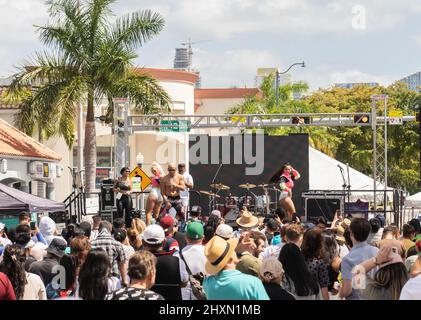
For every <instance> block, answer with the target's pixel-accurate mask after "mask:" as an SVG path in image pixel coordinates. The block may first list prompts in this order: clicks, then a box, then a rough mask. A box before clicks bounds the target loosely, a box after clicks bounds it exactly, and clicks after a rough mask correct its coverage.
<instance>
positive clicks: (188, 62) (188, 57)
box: [174, 38, 208, 88]
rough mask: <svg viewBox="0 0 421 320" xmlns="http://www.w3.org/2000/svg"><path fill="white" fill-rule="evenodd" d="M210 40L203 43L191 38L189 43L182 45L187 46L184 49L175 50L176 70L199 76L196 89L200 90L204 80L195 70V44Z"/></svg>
mask: <svg viewBox="0 0 421 320" xmlns="http://www.w3.org/2000/svg"><path fill="white" fill-rule="evenodd" d="M207 41H208V40H201V41H193V42H192V41H191V39H190V38H189V41H188V42H183V43H182V44H181V45H182V46H185V47H184V48H176V49H175V57H174V69H175V70H182V71H190V72H193V73H195V74H197V75H198V76H199V78H198V79H197V81H196V84H195V87H196V88H200V87H201V85H202V79H201V78H200V71H199V70H195V69H193V63H192V60H193V59H192V57H193V47H192V45H193V44H196V43H201V42H207Z"/></svg>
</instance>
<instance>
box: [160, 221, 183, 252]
mask: <svg viewBox="0 0 421 320" xmlns="http://www.w3.org/2000/svg"><path fill="white" fill-rule="evenodd" d="M176 223H177V222H176V220H174V218H173V217H171V216H168V215H167V216H164V217H162V219H161V220H160V221H159V224H160V225H161V227H162V229H164V232H165V241H164V246H163V250H164V251H165V252H168V253H171V254H174V253H175V252H178V251H180V246H179V244H178V241H177V240H175V239H174V238H173V236H174V225H175V224H176Z"/></svg>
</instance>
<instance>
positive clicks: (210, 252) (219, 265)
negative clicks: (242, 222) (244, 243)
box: [205, 237, 238, 275]
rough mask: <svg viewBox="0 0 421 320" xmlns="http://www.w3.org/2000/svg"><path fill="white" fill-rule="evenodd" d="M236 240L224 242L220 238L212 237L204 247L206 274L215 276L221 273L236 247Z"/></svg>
mask: <svg viewBox="0 0 421 320" xmlns="http://www.w3.org/2000/svg"><path fill="white" fill-rule="evenodd" d="M237 244H238V239H229V240H228V241H227V240H224V239H222V238H221V237H213V238H212V239H210V240H209V242H208V243H207V244H206V247H205V256H206V259H207V261H206V265H205V269H206V272H207V273H208V274H211V275H212V274H217V273H218V272H219V271H221V270H222V269H223V268H224V267H225V266H226V264H227V263H228V261H229V259H230V258H231V256H232V253H233V252H234V250H235V248H236V247H237Z"/></svg>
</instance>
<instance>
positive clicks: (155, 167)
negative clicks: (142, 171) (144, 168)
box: [151, 161, 164, 176]
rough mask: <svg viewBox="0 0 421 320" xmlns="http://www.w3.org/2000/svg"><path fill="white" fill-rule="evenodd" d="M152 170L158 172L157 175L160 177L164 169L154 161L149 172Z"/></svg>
mask: <svg viewBox="0 0 421 320" xmlns="http://www.w3.org/2000/svg"><path fill="white" fill-rule="evenodd" d="M152 169H155V170H156V171H158V172H159V175H161V176H163V175H164V169H162V167H161V165H160V164H159V163H158V162H156V161H154V162H152V166H151V170H152Z"/></svg>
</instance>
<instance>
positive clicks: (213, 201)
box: [209, 162, 223, 213]
mask: <svg viewBox="0 0 421 320" xmlns="http://www.w3.org/2000/svg"><path fill="white" fill-rule="evenodd" d="M222 166H223V163H222V162H221V163H220V164H219V168H218V170H216V173H215V176H214V177H213V179H212V185H214V186H215V181H216V178H217V177H218V175H219V172H220V171H221V168H222ZM212 189H213V190H212V191H213V193H214V194H217V191H216V188H215V187H213V188H212ZM215 199H216V198H215V197H214V198H213V199H212V200H211V202H212V207H213V209H214V210H215V209H216V206H215ZM210 208H211V204H210V203H209V209H210ZM209 213H210V212H209Z"/></svg>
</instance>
